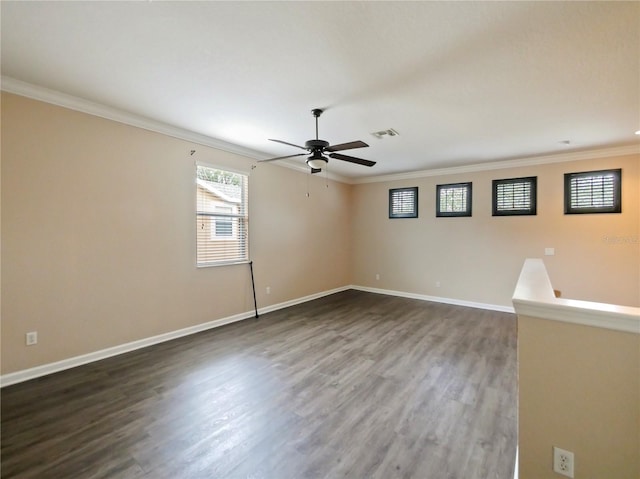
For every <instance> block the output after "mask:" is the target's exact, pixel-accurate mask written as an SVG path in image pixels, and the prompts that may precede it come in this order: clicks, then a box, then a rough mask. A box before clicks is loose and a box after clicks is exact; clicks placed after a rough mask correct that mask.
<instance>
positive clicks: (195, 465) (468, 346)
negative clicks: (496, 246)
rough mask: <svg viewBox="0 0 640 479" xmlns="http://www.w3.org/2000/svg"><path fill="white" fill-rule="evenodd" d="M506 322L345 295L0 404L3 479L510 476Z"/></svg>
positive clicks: (512, 359)
mask: <svg viewBox="0 0 640 479" xmlns="http://www.w3.org/2000/svg"><path fill="white" fill-rule="evenodd" d="M516 427H517V426H516V320H515V316H514V315H511V314H506V313H496V312H491V311H484V310H479V309H471V308H464V307H459V306H451V305H445V304H437V303H428V302H424V301H419V300H411V299H404V298H396V297H389V296H382V295H376V294H371V293H364V292H358V291H346V292H343V293H339V294H335V295H332V296H328V297H326V298H323V299H319V300H316V301H312V302H308V303H305V304H302V305H298V306H294V307H291V308H288V309H285V310H280V311H277V312H273V313H270V314H267V315H264V316H261V317H260V319H259V320H257V321H256V320H253V319H251V320H246V321H243V322H240V323H235V324H231V325H227V326H224V327H222V328H218V329H214V330H210V331H207V332H204V333H200V334H197V335H193V336H189V337H186V338H182V339H178V340H175V341H171V342H167V343H164V344H160V345H156V346H153V347H150V348H147V349H144V350H140V351H135V352H132V353H128V354H125V355H121V356H118V357H115V358H111V359H106V360H103V361H100V362H96V363H93V364H90V365H87V366H82V367H79V368H75V369H73V370H69V371H65V372H61V373H58V374H54V375H51V376H48V377H45V378H40V379H36V380H33V381H29V382H26V383H22V384H18V385H14V386H10V387H6V388H4V389H3V390H2V437H1V440H2V461H1V466H2V469H1V474H2V477H3V478H6V479H8V478H39V479H40V478H47V479H57V478H61V479H62V478H65V479H66V478H73V479H80V478H107V477H108V478H141V477H144V478H147V479H150V478H154V479H155V478H171V479H191V478H207V479H211V478H252V479H258V478H272V479H288V478H294V479H297V478H301V479H302V478H338V477H347V478H352V479H355V478H380V479H391V478H420V479H429V478H434V479H447V478H452V479H453V478H458V479H473V478H482V479H487V478H500V479H510V478H512V477H513V467H514V458H515V450H516Z"/></svg>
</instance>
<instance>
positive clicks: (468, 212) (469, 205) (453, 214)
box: [436, 181, 473, 218]
mask: <svg viewBox="0 0 640 479" xmlns="http://www.w3.org/2000/svg"><path fill="white" fill-rule="evenodd" d="M445 188H466V190H467V202H466V205H465V209H464V211H441V209H440V190H442V189H445ZM472 213H473V182H472V181H466V182H460V183H447V184H443V185H436V218H457V217H469V216H472Z"/></svg>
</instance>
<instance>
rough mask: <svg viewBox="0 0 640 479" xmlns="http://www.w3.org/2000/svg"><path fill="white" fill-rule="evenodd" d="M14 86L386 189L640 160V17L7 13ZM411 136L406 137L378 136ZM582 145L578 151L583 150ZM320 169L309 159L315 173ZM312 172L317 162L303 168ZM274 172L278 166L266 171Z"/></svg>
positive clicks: (540, 8)
mask: <svg viewBox="0 0 640 479" xmlns="http://www.w3.org/2000/svg"><path fill="white" fill-rule="evenodd" d="M1 9H2V10H1V15H2V17H1V19H2V75H3V77H10V78H12V79H17V80H21V81H24V82H27V83H30V84H33V85H37V86H41V87H45V88H49V89H53V90H56V91H59V92H63V93H66V94H69V95H73V96H76V97H79V98H83V99H86V100H89V101H92V102H97V103H99V104H102V105H106V106H109V107H113V108H117V109H121V110H125V111H127V112H131V113H133V114H136V115H141V116H144V117H148V118H151V119H154V120H157V121H160V122H164V123H167V124H170V125H173V126H176V127H180V128H183V129H187V130H190V131H193V132H196V133H199V134H203V135H207V136H210V137H213V138H215V139H220V140H224V141H227V142H231V143H233V144H237V145H240V146H242V147H246V148H249V149H251V150H255V151H257V152H259V153H258V154H257V155H256V157H259V158H267V157H269V156H280V155H288V154H294V153H298V152H299V150H296V149H295V148H290V147H287V146H285V145H279V144H276V143H273V142H270V141H268V140H267V139H268V138H277V139H281V140H285V141H288V142H291V143H296V144H304V142H305V141H306V140H308V139H311V138H313V137H314V135H315V129H314V128H315V127H314V120H313V117H312V116H311V114H310V110H311V109H312V108H318V107H320V108H326V110H327V111H326V112H325V114H324V115H323V116H322V117H321V118H320V138H322V139H325V140H328V141H329V142H330V143H332V144H336V143H342V142H347V141H352V140H363V141H365V142H366V143H368V144H369V145H370V147H369V148H363V149H359V150H350V151H345V152H344V153H346V154H351V155H353V156H358V157H362V158H366V159H370V160H374V161H377V162H378V164H377V165H376V166H374V167H373V168H367V167H364V166H359V165H352V164H346V163H344V162H341V161H337V160H331V161H330V168H329V170H330V172H333V173H337V174H339V175H342V176H345V177H361V176H370V175H382V174H391V173H399V172H406V171H417V170H426V169H434V168H445V167H450V166H462V165H470V164H479V163H483V162H495V161H498V160H511V159H519V158H530V157H533V156H537V155H548V154H552V153H558V152H567V151H574V150H584V149H593V148H600V147H610V146H618V145H629V144H634V143H635V144H637V143H638V141H639V140H640V137H639V136H637V135H634V132H635V131H636V130H640V2H621V3H617V2H616V3H614V2H584V3H583V2H399V1H398V2H396V1H394V2H177V1H176V2H11V1H3V2H1ZM388 128H393V129H395V130H397V131H398V132H399V136H396V137H393V138H391V137H386V138H384V139H376V138H374V137H373V136H372V135H371V133H372V132H375V131H378V130H385V129H388ZM566 140H568V141H570V144H569V145H566V144H565V143H563V142H565V141H566ZM302 158H303V157H302ZM298 162H299V163H300V164H303V159H300V160H298ZM265 166H266V165H265Z"/></svg>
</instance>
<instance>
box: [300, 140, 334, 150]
mask: <svg viewBox="0 0 640 479" xmlns="http://www.w3.org/2000/svg"><path fill="white" fill-rule="evenodd" d="M304 146H306V147H307V149H308V150H310V151H316V150H322V149H323V148H326V147H327V146H329V142H328V141H324V140H308V141H306V142H305V143H304Z"/></svg>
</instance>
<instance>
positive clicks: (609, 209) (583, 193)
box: [564, 169, 622, 214]
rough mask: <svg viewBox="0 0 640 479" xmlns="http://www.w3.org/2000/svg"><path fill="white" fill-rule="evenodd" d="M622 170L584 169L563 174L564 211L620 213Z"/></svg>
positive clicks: (568, 212) (575, 212) (570, 212)
mask: <svg viewBox="0 0 640 479" xmlns="http://www.w3.org/2000/svg"><path fill="white" fill-rule="evenodd" d="M621 177H622V170H621V169H617V170H599V171H585V172H581V173H566V174H565V175H564V212H565V214H578V213H620V212H621V211H622V201H621V197H622V191H621V190H622V188H621Z"/></svg>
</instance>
